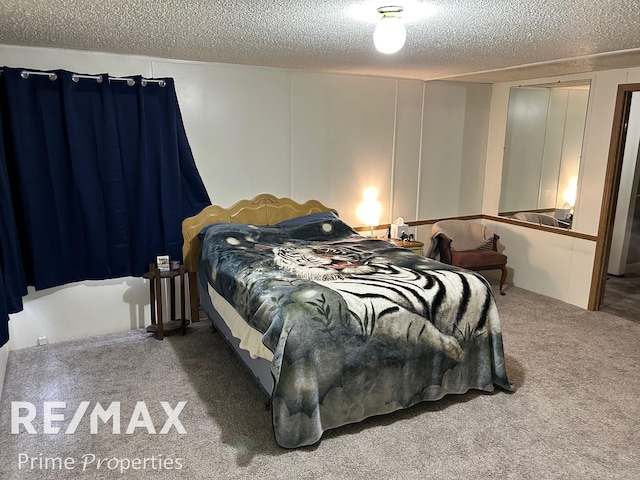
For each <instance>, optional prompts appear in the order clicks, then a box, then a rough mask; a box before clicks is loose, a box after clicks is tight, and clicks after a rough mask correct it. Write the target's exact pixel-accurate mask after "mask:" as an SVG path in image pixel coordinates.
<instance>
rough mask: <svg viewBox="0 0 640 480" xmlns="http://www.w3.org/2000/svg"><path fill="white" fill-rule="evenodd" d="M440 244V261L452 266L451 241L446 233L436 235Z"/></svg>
mask: <svg viewBox="0 0 640 480" xmlns="http://www.w3.org/2000/svg"><path fill="white" fill-rule="evenodd" d="M436 241H437V242H438V252H439V253H440V261H441V262H442V263H447V264H449V265H451V241H452V240H451V239H450V238H449V237H447V236H446V235H445V234H444V233H439V234H438V235H436Z"/></svg>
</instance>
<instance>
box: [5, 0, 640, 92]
mask: <svg viewBox="0 0 640 480" xmlns="http://www.w3.org/2000/svg"><path fill="white" fill-rule="evenodd" d="M412 3H413V4H415V3H417V2H415V1H413V2H410V1H409V0H390V1H389V0H377V1H371V0H351V1H348V0H328V1H318V0H270V1H266V0H244V1H243V0H175V1H169V0H165V1H162V0H155V1H152V0H127V1H125V0H107V1H105V0H23V1H19V0H2V2H0V44H8V45H23V46H35V47H56V48H68V49H78V50H89V51H100V52H111V53H119V54H128V55H142V56H150V57H162V58H171V59H184V60H198V61H206V62H221V63H237V64H249V65H263V66H273V67H284V68H292V69H302V70H307V71H321V72H333V73H349V74H359V75H379V76H387V77H397V78H414V79H420V80H432V79H451V80H465V81H480V82H498V81H512V80H513V81H515V80H522V79H526V78H539V77H545V76H555V75H563V74H570V73H579V72H585V71H594V70H603V69H614V68H626V67H635V66H640V2H638V0H632V1H629V0H555V1H554V0H528V1H525V0H434V1H429V2H420V3H423V4H424V3H427V4H429V5H432V6H434V7H435V9H436V12H435V14H434V15H433V16H431V17H429V18H423V19H421V20H411V19H407V43H406V45H405V47H404V48H403V50H401V51H400V52H399V53H397V54H395V55H383V54H381V53H378V52H376V50H375V49H374V47H373V42H372V34H373V29H374V27H375V23H373V22H370V21H367V20H361V19H357V18H354V16H353V15H352V11H353V7H354V6H356V7H358V6H360V7H362V6H365V7H366V6H367V5H368V6H370V10H371V11H372V12H375V9H376V8H377V7H379V6H383V5H389V4H391V5H405V6H406V10H407V13H408V12H409V11H410V10H411V8H412V5H411V4H412ZM414 7H415V5H414Z"/></svg>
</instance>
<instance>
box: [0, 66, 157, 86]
mask: <svg viewBox="0 0 640 480" xmlns="http://www.w3.org/2000/svg"><path fill="white" fill-rule="evenodd" d="M3 72H4V70H3V69H1V68H0V73H3ZM29 75H41V76H45V77H49V80H51V81H53V80H57V78H58V74H57V73H55V72H35V71H32V70H22V72H20V76H21V77H22V78H24V79H27V78H29ZM81 78H88V79H92V80H95V81H97V82H98V83H101V82H102V80H103V78H102V75H82V74H80V73H74V74H72V75H71V80H73V81H74V82H77V81H78V80H80V79H81ZM107 78H108V79H109V81H112V80H113V81H118V82H120V81H122V82H127V85H129V86H130V87H132V86H133V85H135V83H136V81H135V79H133V78H127V77H107ZM140 83H141V84H142V86H143V87H146V86H147V83H157V84H158V85H160V86H161V87H164V86H165V85H166V84H167V82H166V80H162V79H160V80H158V79H155V78H143V79H142V80H141V81H140Z"/></svg>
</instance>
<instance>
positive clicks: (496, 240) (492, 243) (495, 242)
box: [491, 233, 500, 252]
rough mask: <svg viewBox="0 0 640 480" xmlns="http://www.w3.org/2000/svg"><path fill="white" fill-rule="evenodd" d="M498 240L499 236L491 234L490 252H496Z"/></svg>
mask: <svg viewBox="0 0 640 480" xmlns="http://www.w3.org/2000/svg"><path fill="white" fill-rule="evenodd" d="M499 238H500V236H499V235H498V234H497V233H494V234H493V239H492V241H491V250H493V251H494V252H497V251H498V239H499Z"/></svg>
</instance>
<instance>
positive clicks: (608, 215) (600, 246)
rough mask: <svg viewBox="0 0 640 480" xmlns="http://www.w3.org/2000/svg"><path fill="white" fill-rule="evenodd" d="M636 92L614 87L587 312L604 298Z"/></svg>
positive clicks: (637, 86) (633, 86) (636, 86)
mask: <svg viewBox="0 0 640 480" xmlns="http://www.w3.org/2000/svg"><path fill="white" fill-rule="evenodd" d="M638 91H640V83H627V84H622V85H618V93H617V96H616V105H615V110H614V114H613V125H612V127H611V143H610V144H609V156H608V160H607V171H606V173H605V179H604V190H603V192H602V207H601V209H600V222H599V224H598V236H597V240H596V251H595V257H594V262H593V272H592V274H591V290H590V292H589V303H588V306H587V308H588V309H589V310H599V309H600V306H601V305H602V300H603V299H604V288H605V281H606V278H607V266H608V264H609V254H610V250H611V239H612V237H613V224H614V222H615V215H616V207H617V206H618V190H619V189H620V176H621V173H622V159H623V156H624V147H625V143H626V140H627V126H628V123H629V112H630V110H631V96H632V94H633V92H638Z"/></svg>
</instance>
